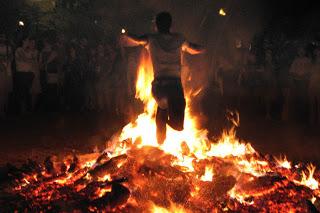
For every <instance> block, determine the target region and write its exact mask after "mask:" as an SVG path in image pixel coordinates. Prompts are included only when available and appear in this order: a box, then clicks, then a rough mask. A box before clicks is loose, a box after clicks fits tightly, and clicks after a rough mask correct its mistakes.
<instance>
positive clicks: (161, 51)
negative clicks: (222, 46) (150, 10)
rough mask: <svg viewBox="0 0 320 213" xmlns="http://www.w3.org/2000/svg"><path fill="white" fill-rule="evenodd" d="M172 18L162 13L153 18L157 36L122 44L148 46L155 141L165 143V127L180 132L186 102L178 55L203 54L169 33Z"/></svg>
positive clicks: (129, 39) (125, 40)
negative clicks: (152, 75)
mask: <svg viewBox="0 0 320 213" xmlns="http://www.w3.org/2000/svg"><path fill="white" fill-rule="evenodd" d="M171 24H172V17H171V15H170V13H168V12H161V13H159V14H158V15H157V17H156V30H157V33H155V34H149V35H143V36H135V35H131V34H123V36H122V38H121V40H122V43H123V44H125V45H126V46H139V45H142V46H147V47H148V50H149V53H150V56H151V60H152V65H153V70H154V80H153V82H152V95H153V97H154V98H155V100H156V102H157V104H158V108H157V114H156V125H157V140H158V143H159V144H162V143H163V142H164V141H165V139H166V130H167V128H166V125H167V124H168V125H169V126H170V127H171V128H173V129H175V130H177V131H182V130H183V123H184V111H185V107H186V101H185V98H184V92H183V88H182V83H181V52H182V51H184V52H187V53H189V54H200V53H203V52H204V50H203V49H202V48H201V47H200V46H199V45H196V44H193V43H191V42H188V41H186V40H185V38H184V37H183V36H182V35H181V34H177V33H171V32H170V28H171Z"/></svg>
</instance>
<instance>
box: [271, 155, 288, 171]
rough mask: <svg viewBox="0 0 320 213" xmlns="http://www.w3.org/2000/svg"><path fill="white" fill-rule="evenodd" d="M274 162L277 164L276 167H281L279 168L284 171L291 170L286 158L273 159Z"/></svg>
mask: <svg viewBox="0 0 320 213" xmlns="http://www.w3.org/2000/svg"><path fill="white" fill-rule="evenodd" d="M275 160H276V162H277V164H278V165H277V166H278V167H281V168H285V169H291V168H292V166H291V162H289V161H288V160H287V157H286V156H284V157H281V156H280V157H279V158H275Z"/></svg>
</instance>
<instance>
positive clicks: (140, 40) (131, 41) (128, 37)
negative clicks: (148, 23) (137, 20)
mask: <svg viewBox="0 0 320 213" xmlns="http://www.w3.org/2000/svg"><path fill="white" fill-rule="evenodd" d="M121 43H122V45H124V46H128V47H135V46H140V45H142V46H143V45H146V44H147V43H148V37H147V36H146V35H143V36H137V35H133V34H129V33H128V34H122V35H121Z"/></svg>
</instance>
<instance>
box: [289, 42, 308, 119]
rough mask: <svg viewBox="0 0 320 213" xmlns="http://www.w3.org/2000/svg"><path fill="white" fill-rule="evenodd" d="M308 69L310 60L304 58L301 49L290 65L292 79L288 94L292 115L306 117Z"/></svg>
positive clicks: (304, 54)
mask: <svg viewBox="0 0 320 213" xmlns="http://www.w3.org/2000/svg"><path fill="white" fill-rule="evenodd" d="M310 69H311V59H310V58H308V57H307V56H306V52H305V50H304V49H303V48H299V49H298V55H297V57H296V58H295V59H294V60H293V62H292V64H291V67H290V70H289V74H290V76H291V78H292V81H291V92H290V94H292V96H291V97H292V98H293V106H294V109H295V110H294V112H295V113H294V114H297V115H299V116H302V117H306V116H305V115H306V110H307V94H308V80H309V75H310Z"/></svg>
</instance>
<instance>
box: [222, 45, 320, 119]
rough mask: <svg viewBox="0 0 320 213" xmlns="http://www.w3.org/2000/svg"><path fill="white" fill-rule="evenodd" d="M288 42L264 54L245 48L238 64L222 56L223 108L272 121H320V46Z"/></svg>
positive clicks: (266, 50)
mask: <svg viewBox="0 0 320 213" xmlns="http://www.w3.org/2000/svg"><path fill="white" fill-rule="evenodd" d="M287 43H288V45H286V46H285V45H284V46H285V47H282V48H281V49H280V50H279V51H278V52H276V51H275V50H274V49H272V48H264V49H263V53H262V54H260V55H262V56H263V57H261V56H260V57H259V55H258V54H254V51H250V50H249V48H244V49H242V50H241V57H240V60H238V61H237V62H236V63H232V62H230V60H227V59H225V58H219V59H218V61H217V70H218V71H217V75H216V76H217V77H216V78H217V82H218V87H219V88H220V95H221V96H222V97H223V98H222V99H223V101H222V105H223V108H226V109H232V110H240V111H242V112H244V113H247V114H249V115H250V116H255V115H262V116H264V117H265V119H268V120H282V121H290V122H291V121H293V122H299V123H305V124H311V125H314V124H317V123H318V124H319V123H320V67H319V64H320V48H319V47H318V46H317V45H316V44H314V45H313V46H312V47H311V48H310V45H309V44H305V43H299V42H292V43H290V41H287ZM294 45H295V46H294Z"/></svg>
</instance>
